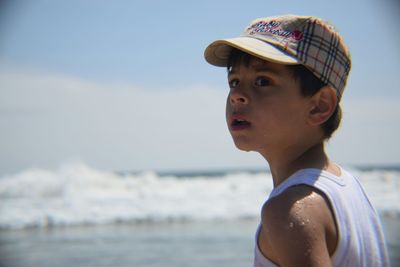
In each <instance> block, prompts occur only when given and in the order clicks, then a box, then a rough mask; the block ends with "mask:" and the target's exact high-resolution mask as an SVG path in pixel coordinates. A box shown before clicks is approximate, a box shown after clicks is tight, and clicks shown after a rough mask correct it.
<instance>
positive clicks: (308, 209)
mask: <svg viewBox="0 0 400 267" xmlns="http://www.w3.org/2000/svg"><path fill="white" fill-rule="evenodd" d="M205 58H206V60H207V61H208V62H209V63H210V64H213V65H216V66H225V67H227V68H228V81H229V87H230V91H229V95H228V99H227V104H226V119H227V124H228V128H229V130H230V133H231V135H232V138H233V141H234V143H235V145H236V146H237V147H238V148H239V149H241V150H245V151H256V152H259V153H260V154H261V155H262V156H263V157H264V158H265V159H266V160H267V161H268V164H269V166H270V170H271V173H272V177H273V183H274V189H273V191H272V192H271V194H270V196H269V198H268V200H267V201H266V202H265V204H264V205H263V207H262V210H261V223H260V226H259V228H258V230H257V233H256V246H255V259H254V266H257V267H258V266H263V267H264V266H277V265H278V266H319V267H321V266H351V267H355V266H388V264H389V263H388V259H387V252H386V248H385V243H384V237H383V233H382V228H381V224H380V222H379V218H378V215H377V213H376V212H375V210H374V208H373V207H372V206H371V204H370V202H369V200H368V198H367V197H366V195H365V193H364V191H363V189H362V187H361V185H360V184H359V182H358V181H357V179H356V178H354V177H353V176H352V175H351V174H350V173H348V172H347V171H346V170H344V169H342V168H341V167H340V166H338V165H337V164H335V163H333V162H332V161H330V160H329V158H328V156H327V155H326V153H325V151H324V141H325V140H327V139H329V138H330V136H331V135H332V133H333V132H334V131H335V130H336V129H337V128H338V126H339V122H340V117H341V110H340V106H339V101H340V99H341V96H342V93H343V90H344V87H345V85H346V80H347V76H348V74H349V71H350V66H351V59H350V53H349V50H348V49H347V47H346V45H345V44H344V41H343V39H342V38H341V37H340V35H339V34H338V33H337V32H336V31H335V30H334V29H333V27H332V26H331V25H329V24H328V23H326V22H324V21H322V20H321V19H319V18H316V17H306V16H294V15H287V16H277V17H267V18H262V19H256V20H254V21H253V22H251V24H250V26H248V27H247V28H246V29H245V31H244V32H243V34H242V35H241V36H240V37H238V38H233V39H225V40H217V41H215V42H213V43H211V44H210V45H209V46H208V47H207V48H206V50H205Z"/></svg>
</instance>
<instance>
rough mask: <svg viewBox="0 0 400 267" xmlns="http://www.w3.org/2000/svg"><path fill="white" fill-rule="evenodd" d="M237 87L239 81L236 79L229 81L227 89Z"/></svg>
mask: <svg viewBox="0 0 400 267" xmlns="http://www.w3.org/2000/svg"><path fill="white" fill-rule="evenodd" d="M238 85H239V80H237V79H232V80H230V81H229V87H231V88H235V87H237V86H238Z"/></svg>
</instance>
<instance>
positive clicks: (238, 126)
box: [231, 119, 251, 130]
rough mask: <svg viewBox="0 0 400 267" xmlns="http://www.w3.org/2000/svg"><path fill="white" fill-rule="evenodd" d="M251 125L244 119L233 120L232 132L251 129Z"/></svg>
mask: <svg viewBox="0 0 400 267" xmlns="http://www.w3.org/2000/svg"><path fill="white" fill-rule="evenodd" d="M250 125H251V123H250V122H249V121H246V120H243V119H233V120H232V122H231V129H232V130H243V129H245V128H248V127H250Z"/></svg>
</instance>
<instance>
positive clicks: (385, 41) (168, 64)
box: [0, 0, 400, 176]
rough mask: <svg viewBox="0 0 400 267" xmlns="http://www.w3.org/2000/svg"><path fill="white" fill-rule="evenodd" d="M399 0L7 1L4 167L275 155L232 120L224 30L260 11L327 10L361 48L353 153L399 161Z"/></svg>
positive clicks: (335, 151) (0, 9) (209, 163)
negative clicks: (211, 60) (213, 55)
mask: <svg viewBox="0 0 400 267" xmlns="http://www.w3.org/2000/svg"><path fill="white" fill-rule="evenodd" d="M399 12H400V8H399V4H398V3H397V2H396V1H394V0H392V1H390V0H384V1H378V0H354V1H348V0H337V1H331V0H318V1H298V0H292V1H289V0H282V1H270V0H263V1H251V0H250V1H236V0H231V1H226V0H223V1H216V0H205V1H177V0H170V1H145V0H140V1H122V0H115V1H106V0H97V1H95V0H68V1H61V0H35V1H29V0H26V1H22V0H14V1H11V0H9V1H7V0H1V1H0V176H4V175H7V174H13V173H16V172H20V171H23V170H26V169H30V168H46V169H53V168H58V167H59V166H61V165H63V164H68V163H71V162H82V163H85V164H88V165H89V166H92V167H94V168H97V169H101V170H114V171H124V170H212V169H226V168H234V169H241V168H266V167H267V164H266V162H265V161H264V159H262V158H261V157H260V156H259V155H258V154H256V153H253V152H242V151H238V150H237V149H236V148H235V147H234V145H233V142H232V140H231V137H230V135H229V132H228V130H227V127H226V123H225V115H224V110H225V101H226V97H227V93H228V89H227V88H228V86H227V82H226V70H225V69H224V68H216V67H213V66H211V65H208V64H207V63H206V62H205V60H204V58H203V52H204V49H205V47H206V46H207V45H208V44H209V43H210V42H212V41H214V40H216V39H220V38H230V37H236V36H238V35H239V34H240V33H241V32H242V30H243V29H244V28H245V26H246V25H247V24H248V23H249V22H250V21H251V20H253V19H255V18H259V17H266V16H271V15H278V14H299V15H315V16H319V17H322V18H323V19H325V20H327V21H329V22H331V23H332V24H334V25H335V26H336V28H337V29H338V31H339V32H340V33H341V34H342V35H343V37H344V39H345V40H346V42H347V44H348V46H349V47H350V51H351V53H352V60H353V66H352V71H351V73H350V79H349V81H348V85H347V88H346V90H345V93H344V96H343V100H342V108H343V113H344V115H343V121H342V126H341V128H340V129H339V131H338V132H337V134H335V135H334V137H333V138H332V139H331V140H330V141H329V142H328V144H327V150H328V152H329V154H330V156H331V158H332V159H333V160H335V161H336V162H338V163H339V164H342V165H393V164H400V153H399V151H400V149H399V148H400V147H399V141H398V138H399V136H400V119H399V118H400V116H399V114H400V107H399V106H400V105H399V103H400V102H399V100H400V90H399V84H400V83H399V82H400V71H399V70H400V61H399V59H400V51H399V49H398V47H399V45H400V35H399V34H398V25H400V20H399V14H400V13H399Z"/></svg>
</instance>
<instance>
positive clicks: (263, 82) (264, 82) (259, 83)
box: [255, 77, 271, 86]
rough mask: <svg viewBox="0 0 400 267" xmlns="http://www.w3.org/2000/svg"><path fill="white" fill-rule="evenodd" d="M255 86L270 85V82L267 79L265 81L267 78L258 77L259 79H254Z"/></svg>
mask: <svg viewBox="0 0 400 267" xmlns="http://www.w3.org/2000/svg"><path fill="white" fill-rule="evenodd" d="M255 84H256V85H257V86H268V85H270V84H271V81H270V80H269V79H267V78H263V77H259V78H257V79H256V82H255Z"/></svg>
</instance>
